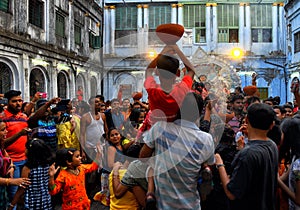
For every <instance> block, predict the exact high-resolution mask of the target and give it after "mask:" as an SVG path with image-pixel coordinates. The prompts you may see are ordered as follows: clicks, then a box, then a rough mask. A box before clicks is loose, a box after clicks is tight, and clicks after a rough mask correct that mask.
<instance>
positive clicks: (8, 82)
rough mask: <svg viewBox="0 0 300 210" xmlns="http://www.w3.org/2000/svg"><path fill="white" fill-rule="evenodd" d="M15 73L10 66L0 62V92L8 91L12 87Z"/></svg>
mask: <svg viewBox="0 0 300 210" xmlns="http://www.w3.org/2000/svg"><path fill="white" fill-rule="evenodd" d="M12 84H13V75H12V71H11V69H10V68H9V66H8V65H7V64H5V63H3V62H0V93H6V92H7V91H9V90H10V89H11V88H12Z"/></svg>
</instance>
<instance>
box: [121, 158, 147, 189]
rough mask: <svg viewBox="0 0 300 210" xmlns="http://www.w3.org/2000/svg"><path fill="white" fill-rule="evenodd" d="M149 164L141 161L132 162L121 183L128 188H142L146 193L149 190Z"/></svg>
mask: <svg viewBox="0 0 300 210" xmlns="http://www.w3.org/2000/svg"><path fill="white" fill-rule="evenodd" d="M147 169H148V164H147V163H144V162H142V161H140V160H134V161H132V162H131V163H130V164H129V166H128V168H127V171H126V173H125V174H124V176H123V178H122V180H121V183H122V184H123V185H125V186H127V187H134V186H141V187H142V188H143V189H144V190H145V191H147V189H148V182H147V179H146V177H147V175H146V173H147Z"/></svg>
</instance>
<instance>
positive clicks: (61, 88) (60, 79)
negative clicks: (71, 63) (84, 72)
mask: <svg viewBox="0 0 300 210" xmlns="http://www.w3.org/2000/svg"><path fill="white" fill-rule="evenodd" d="M67 85H68V82H67V78H66V76H65V74H64V73H63V72H59V73H58V75H57V89H58V97H60V98H67Z"/></svg>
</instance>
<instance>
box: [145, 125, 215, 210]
mask: <svg viewBox="0 0 300 210" xmlns="http://www.w3.org/2000/svg"><path fill="white" fill-rule="evenodd" d="M144 141H145V143H146V144H147V146H148V147H150V148H153V149H155V150H154V151H155V152H154V156H153V157H152V158H150V162H152V161H153V162H154V163H153V165H151V167H153V169H154V181H155V187H156V189H155V195H156V198H157V201H158V202H157V205H158V209H163V210H166V209H170V210H171V209H172V210H173V209H200V197H199V194H198V191H197V180H198V178H199V172H200V169H201V164H202V163H203V162H207V163H208V164H213V163H214V142H213V139H212V136H211V135H210V134H209V133H205V132H203V131H201V130H200V129H199V128H198V127H197V126H196V124H195V123H192V122H189V121H186V120H176V121H174V123H168V122H163V121H159V122H157V123H155V124H154V125H153V127H152V128H151V129H150V130H149V132H148V133H146V135H145V137H144Z"/></svg>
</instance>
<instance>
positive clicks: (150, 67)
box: [145, 45, 173, 79]
mask: <svg viewBox="0 0 300 210" xmlns="http://www.w3.org/2000/svg"><path fill="white" fill-rule="evenodd" d="M170 51H173V49H172V47H171V46H170V45H166V46H165V47H164V48H163V49H162V51H161V52H160V54H158V55H157V56H156V58H154V59H153V60H152V61H151V63H150V64H149V65H148V66H147V69H146V74H145V79H147V78H148V77H150V76H152V74H153V72H154V70H155V68H156V65H157V59H158V58H159V55H161V54H167V53H169V52H170Z"/></svg>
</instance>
